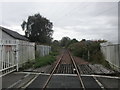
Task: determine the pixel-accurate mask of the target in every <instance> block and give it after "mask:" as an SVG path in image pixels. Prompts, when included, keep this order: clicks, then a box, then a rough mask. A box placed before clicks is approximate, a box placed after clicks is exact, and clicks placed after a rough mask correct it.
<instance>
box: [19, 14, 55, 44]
mask: <svg viewBox="0 0 120 90" xmlns="http://www.w3.org/2000/svg"><path fill="white" fill-rule="evenodd" d="M21 27H22V29H23V30H24V31H25V36H26V37H27V38H28V39H29V40H30V41H32V42H37V43H42V44H49V43H50V42H51V40H52V34H53V30H52V27H53V24H52V22H50V21H49V20H48V19H47V18H45V17H43V16H41V15H40V14H39V13H38V14H35V15H33V16H28V19H27V21H23V22H22V24H21Z"/></svg>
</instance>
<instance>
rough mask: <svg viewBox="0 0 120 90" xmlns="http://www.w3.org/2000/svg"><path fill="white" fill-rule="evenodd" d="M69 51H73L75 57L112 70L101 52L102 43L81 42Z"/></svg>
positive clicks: (73, 45) (71, 46)
mask: <svg viewBox="0 0 120 90" xmlns="http://www.w3.org/2000/svg"><path fill="white" fill-rule="evenodd" d="M69 49H70V50H71V51H72V53H73V55H75V56H78V57H81V58H83V59H84V60H86V61H88V62H91V63H97V64H102V65H104V66H105V67H108V68H110V65H109V64H108V62H107V61H106V60H105V58H104V56H103V54H102V52H101V50H100V42H96V41H89V42H87V41H81V42H78V43H75V44H72V45H70V46H69ZM88 52H89V60H88Z"/></svg>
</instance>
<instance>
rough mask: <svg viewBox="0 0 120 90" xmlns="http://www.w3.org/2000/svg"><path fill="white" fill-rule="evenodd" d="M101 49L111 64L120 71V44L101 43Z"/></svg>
mask: <svg viewBox="0 0 120 90" xmlns="http://www.w3.org/2000/svg"><path fill="white" fill-rule="evenodd" d="M101 51H102V52H103V54H104V56H105V59H106V60H107V61H108V62H109V63H110V65H111V66H112V67H113V68H114V69H116V70H118V71H120V44H101Z"/></svg>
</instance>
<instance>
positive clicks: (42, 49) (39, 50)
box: [36, 45, 51, 57]
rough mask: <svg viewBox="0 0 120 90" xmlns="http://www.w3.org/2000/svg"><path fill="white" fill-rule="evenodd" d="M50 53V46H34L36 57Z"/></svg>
mask: <svg viewBox="0 0 120 90" xmlns="http://www.w3.org/2000/svg"><path fill="white" fill-rule="evenodd" d="M50 51H51V47H50V46H46V45H36V54H37V57H41V56H45V55H48V54H49V53H50Z"/></svg>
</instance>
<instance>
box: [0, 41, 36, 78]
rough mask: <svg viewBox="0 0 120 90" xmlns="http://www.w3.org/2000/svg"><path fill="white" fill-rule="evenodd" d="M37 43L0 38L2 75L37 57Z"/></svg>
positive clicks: (0, 71) (0, 70)
mask: <svg viewBox="0 0 120 90" xmlns="http://www.w3.org/2000/svg"><path fill="white" fill-rule="evenodd" d="M34 47H35V44H34V43H30V42H27V41H20V40H0V73H2V75H0V77H1V76H3V75H6V74H8V73H10V72H13V71H15V70H18V68H19V67H20V66H21V65H22V64H23V63H25V62H27V61H29V60H32V59H35V49H34Z"/></svg>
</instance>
